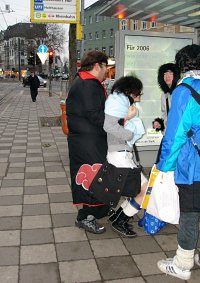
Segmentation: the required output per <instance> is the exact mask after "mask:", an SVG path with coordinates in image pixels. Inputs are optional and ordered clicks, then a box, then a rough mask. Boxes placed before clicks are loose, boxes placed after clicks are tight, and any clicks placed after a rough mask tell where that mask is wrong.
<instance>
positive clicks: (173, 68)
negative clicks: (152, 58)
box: [158, 63, 180, 94]
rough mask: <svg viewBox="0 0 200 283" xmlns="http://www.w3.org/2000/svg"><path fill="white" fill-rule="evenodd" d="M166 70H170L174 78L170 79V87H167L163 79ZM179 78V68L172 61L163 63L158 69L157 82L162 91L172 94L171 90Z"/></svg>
mask: <svg viewBox="0 0 200 283" xmlns="http://www.w3.org/2000/svg"><path fill="white" fill-rule="evenodd" d="M167 71H171V72H173V74H174V79H173V81H172V85H171V87H169V86H168V85H167V84H166V82H165V81H164V73H165V72H167ZM179 79H180V70H179V68H178V67H177V66H176V65H175V64H173V63H167V64H163V65H161V66H160V67H159V69H158V84H159V86H160V88H161V89H162V91H163V92H164V93H167V92H169V93H170V94H172V92H173V90H174V89H175V87H176V85H177V82H178V80H179Z"/></svg>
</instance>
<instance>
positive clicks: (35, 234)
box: [21, 228, 54, 245]
mask: <svg viewBox="0 0 200 283" xmlns="http://www.w3.org/2000/svg"><path fill="white" fill-rule="evenodd" d="M53 242H54V237H53V231H52V229H49V228H48V229H31V230H22V233H21V244H22V245H37V244H51V243H53Z"/></svg>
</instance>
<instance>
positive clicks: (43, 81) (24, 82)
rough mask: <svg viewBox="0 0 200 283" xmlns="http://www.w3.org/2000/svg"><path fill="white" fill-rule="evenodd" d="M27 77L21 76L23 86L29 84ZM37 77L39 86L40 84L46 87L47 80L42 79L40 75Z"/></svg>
mask: <svg viewBox="0 0 200 283" xmlns="http://www.w3.org/2000/svg"><path fill="white" fill-rule="evenodd" d="M28 77H29V76H24V77H23V81H22V84H23V86H24V87H25V86H27V85H28V86H29V80H28ZM38 79H39V81H40V87H41V86H43V87H46V86H47V81H46V80H44V79H43V78H42V77H40V76H38Z"/></svg>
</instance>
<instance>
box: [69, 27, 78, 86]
mask: <svg viewBox="0 0 200 283" xmlns="http://www.w3.org/2000/svg"><path fill="white" fill-rule="evenodd" d="M76 72H77V55H76V24H70V28H69V85H68V88H70V87H71V85H72V82H73V80H74V77H75V74H76Z"/></svg>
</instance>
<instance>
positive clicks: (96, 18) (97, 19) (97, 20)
mask: <svg viewBox="0 0 200 283" xmlns="http://www.w3.org/2000/svg"><path fill="white" fill-rule="evenodd" d="M95 22H96V23H98V22H99V16H98V15H95Z"/></svg>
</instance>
